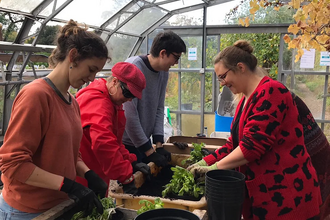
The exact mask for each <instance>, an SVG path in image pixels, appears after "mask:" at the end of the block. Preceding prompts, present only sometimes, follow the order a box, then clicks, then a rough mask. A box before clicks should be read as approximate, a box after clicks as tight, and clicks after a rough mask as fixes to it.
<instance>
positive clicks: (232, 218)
mask: <svg viewBox="0 0 330 220" xmlns="http://www.w3.org/2000/svg"><path fill="white" fill-rule="evenodd" d="M244 191H245V176H244V174H242V173H240V172H237V171H234V170H212V171H209V172H207V173H206V177H205V197H206V201H207V214H208V217H209V220H240V219H241V212H242V205H243V202H244V195H245V194H244Z"/></svg>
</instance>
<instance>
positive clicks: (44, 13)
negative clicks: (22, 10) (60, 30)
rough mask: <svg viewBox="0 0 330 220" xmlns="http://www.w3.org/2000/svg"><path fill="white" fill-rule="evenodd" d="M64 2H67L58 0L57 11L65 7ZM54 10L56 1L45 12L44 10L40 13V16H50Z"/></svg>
mask: <svg viewBox="0 0 330 220" xmlns="http://www.w3.org/2000/svg"><path fill="white" fill-rule="evenodd" d="M64 2H65V0H57V2H56V8H55V9H58V7H60V6H61V5H63V4H64ZM53 8H54V1H53V2H52V3H50V4H49V5H48V6H47V7H46V8H45V9H44V10H42V12H40V14H41V15H44V16H48V15H50V14H51V13H53Z"/></svg>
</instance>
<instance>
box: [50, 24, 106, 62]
mask: <svg viewBox="0 0 330 220" xmlns="http://www.w3.org/2000/svg"><path fill="white" fill-rule="evenodd" d="M56 45H57V47H56V48H55V49H54V50H53V51H52V54H51V55H50V56H49V58H48V62H49V65H50V66H52V67H56V65H57V64H58V63H60V62H63V61H64V60H65V57H66V56H67V55H68V53H69V51H70V50H71V49H73V48H76V49H77V51H78V56H77V57H76V58H75V60H74V62H76V61H80V60H84V59H87V58H92V57H97V58H107V59H110V60H111V58H110V57H109V54H108V48H107V46H106V44H105V42H104V41H103V40H102V39H101V38H100V37H99V36H98V35H97V34H95V33H93V32H91V31H87V27H86V25H85V27H80V26H79V25H78V23H77V22H75V21H73V20H70V21H68V23H67V24H66V25H64V26H63V27H62V28H61V29H60V30H59V33H58V36H57V40H56Z"/></svg>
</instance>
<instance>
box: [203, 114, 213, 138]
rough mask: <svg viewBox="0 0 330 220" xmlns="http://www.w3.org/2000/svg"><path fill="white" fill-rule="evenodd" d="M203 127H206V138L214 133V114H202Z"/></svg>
mask: <svg viewBox="0 0 330 220" xmlns="http://www.w3.org/2000/svg"><path fill="white" fill-rule="evenodd" d="M204 127H207V136H208V137H210V135H211V133H212V132H214V131H215V114H214V113H213V114H204Z"/></svg>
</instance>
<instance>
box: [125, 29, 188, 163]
mask: <svg viewBox="0 0 330 220" xmlns="http://www.w3.org/2000/svg"><path fill="white" fill-rule="evenodd" d="M185 52H186V45H185V43H184V42H183V40H182V39H181V38H180V37H179V36H178V35H177V34H175V33H174V32H172V31H164V32H161V33H159V34H157V36H156V37H155V39H154V41H153V43H152V46H151V49H150V54H147V55H144V56H134V57H130V58H128V59H127V60H126V61H125V62H129V63H132V64H134V65H136V66H137V67H138V68H139V69H140V70H141V72H142V73H143V74H144V75H145V78H146V81H147V86H146V88H145V89H144V90H143V93H142V99H133V100H132V101H131V102H126V103H124V105H123V108H124V110H125V116H126V126H125V132H124V135H123V144H124V145H125V147H126V149H127V150H128V151H129V152H130V153H134V154H136V155H137V159H138V162H141V161H142V162H144V163H149V162H154V163H155V164H156V165H157V166H161V167H163V166H166V164H167V162H168V161H170V160H171V154H170V153H169V152H168V151H166V150H165V149H164V148H163V143H164V102H165V92H166V86H167V81H168V76H169V73H168V71H169V69H170V67H171V66H173V65H175V64H177V63H178V60H179V59H180V57H181V54H182V53H185ZM151 137H152V141H153V143H154V144H155V145H156V150H155V149H154V148H153V147H152V143H151V139H150V138H151Z"/></svg>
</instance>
